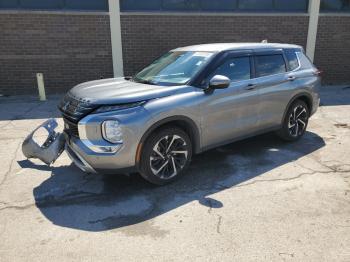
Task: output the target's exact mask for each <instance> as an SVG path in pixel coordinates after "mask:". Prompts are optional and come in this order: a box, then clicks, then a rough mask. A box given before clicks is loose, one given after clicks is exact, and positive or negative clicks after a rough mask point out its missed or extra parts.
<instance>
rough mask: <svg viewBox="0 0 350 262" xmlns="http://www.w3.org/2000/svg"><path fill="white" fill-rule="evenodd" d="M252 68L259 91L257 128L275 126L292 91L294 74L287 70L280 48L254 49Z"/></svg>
mask: <svg viewBox="0 0 350 262" xmlns="http://www.w3.org/2000/svg"><path fill="white" fill-rule="evenodd" d="M254 68H255V78H254V84H255V87H256V89H257V90H258V91H259V129H260V130H264V129H270V128H274V127H277V126H279V125H280V123H281V120H282V117H283V113H284V110H285V108H286V105H287V104H288V102H289V99H290V97H291V93H292V92H293V89H294V85H293V81H294V79H295V76H294V75H293V73H291V72H288V69H289V67H288V65H287V63H286V58H285V55H284V52H283V50H282V49H275V50H261V51H259V50H257V51H255V54H254Z"/></svg>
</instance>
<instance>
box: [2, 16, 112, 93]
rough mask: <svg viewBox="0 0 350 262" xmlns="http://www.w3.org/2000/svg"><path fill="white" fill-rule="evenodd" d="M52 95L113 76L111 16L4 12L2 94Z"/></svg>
mask: <svg viewBox="0 0 350 262" xmlns="http://www.w3.org/2000/svg"><path fill="white" fill-rule="evenodd" d="M37 72H42V73H44V77H45V85H46V88H47V92H48V93H55V92H65V91H66V90H68V89H70V88H71V87H73V86H74V85H76V84H78V83H80V82H84V81H87V80H93V79H97V78H99V77H101V76H103V77H111V76H112V75H113V67H112V55H111V43H110V29H109V16H108V14H106V15H104V14H91V15H89V14H86V15H83V14H82V15H80V14H79V15H75V14H74V15H73V14H47V13H46V14H45V13H34V12H32V13H23V12H18V13H6V14H4V13H0V94H5V95H6V94H11V95H14V94H36V93H37V87H36V76H35V75H36V73H37Z"/></svg>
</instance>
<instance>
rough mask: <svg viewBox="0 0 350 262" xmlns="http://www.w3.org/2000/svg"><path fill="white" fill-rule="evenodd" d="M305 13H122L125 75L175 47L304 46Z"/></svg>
mask: <svg viewBox="0 0 350 262" xmlns="http://www.w3.org/2000/svg"><path fill="white" fill-rule="evenodd" d="M308 21H309V18H308V16H198V15H196V16H188V15H182V16H181V15H135V14H133V15H130V14H122V16H121V28H122V41H123V57H124V58H123V59H124V72H125V75H131V74H133V73H135V72H136V71H138V70H139V69H141V68H143V67H144V66H145V65H147V64H148V63H149V62H151V61H152V60H154V58H156V57H158V56H159V55H161V54H162V53H164V52H166V51H168V50H170V49H172V48H175V47H179V46H186V45H193V44H201V43H213V42H260V41H261V40H263V39H268V41H269V42H282V43H294V44H299V45H302V46H304V47H305V45H306V39H307V31H308Z"/></svg>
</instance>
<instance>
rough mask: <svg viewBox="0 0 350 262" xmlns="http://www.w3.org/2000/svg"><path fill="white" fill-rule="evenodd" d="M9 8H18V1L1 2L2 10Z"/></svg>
mask: <svg viewBox="0 0 350 262" xmlns="http://www.w3.org/2000/svg"><path fill="white" fill-rule="evenodd" d="M7 8H18V3H17V1H13V0H0V9H7Z"/></svg>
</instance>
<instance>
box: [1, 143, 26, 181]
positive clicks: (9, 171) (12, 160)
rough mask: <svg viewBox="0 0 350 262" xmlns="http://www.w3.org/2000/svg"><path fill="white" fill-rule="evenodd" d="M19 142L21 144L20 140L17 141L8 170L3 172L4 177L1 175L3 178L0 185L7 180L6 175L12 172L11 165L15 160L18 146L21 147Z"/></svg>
mask: <svg viewBox="0 0 350 262" xmlns="http://www.w3.org/2000/svg"><path fill="white" fill-rule="evenodd" d="M21 144H22V143H21V142H20V143H18V145H17V148H16V151H15V153H14V155H13V157H12V158H11V161H10V165H9V168H8V170H7V171H6V172H5V174H4V177H3V179H2V180H1V182H0V187H1V186H2V185H3V184H4V183H5V181H6V180H7V177H8V175H9V174H10V173H11V172H12V169H13V165H14V163H15V161H16V158H17V154H18V151H19V149H20V147H21Z"/></svg>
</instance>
